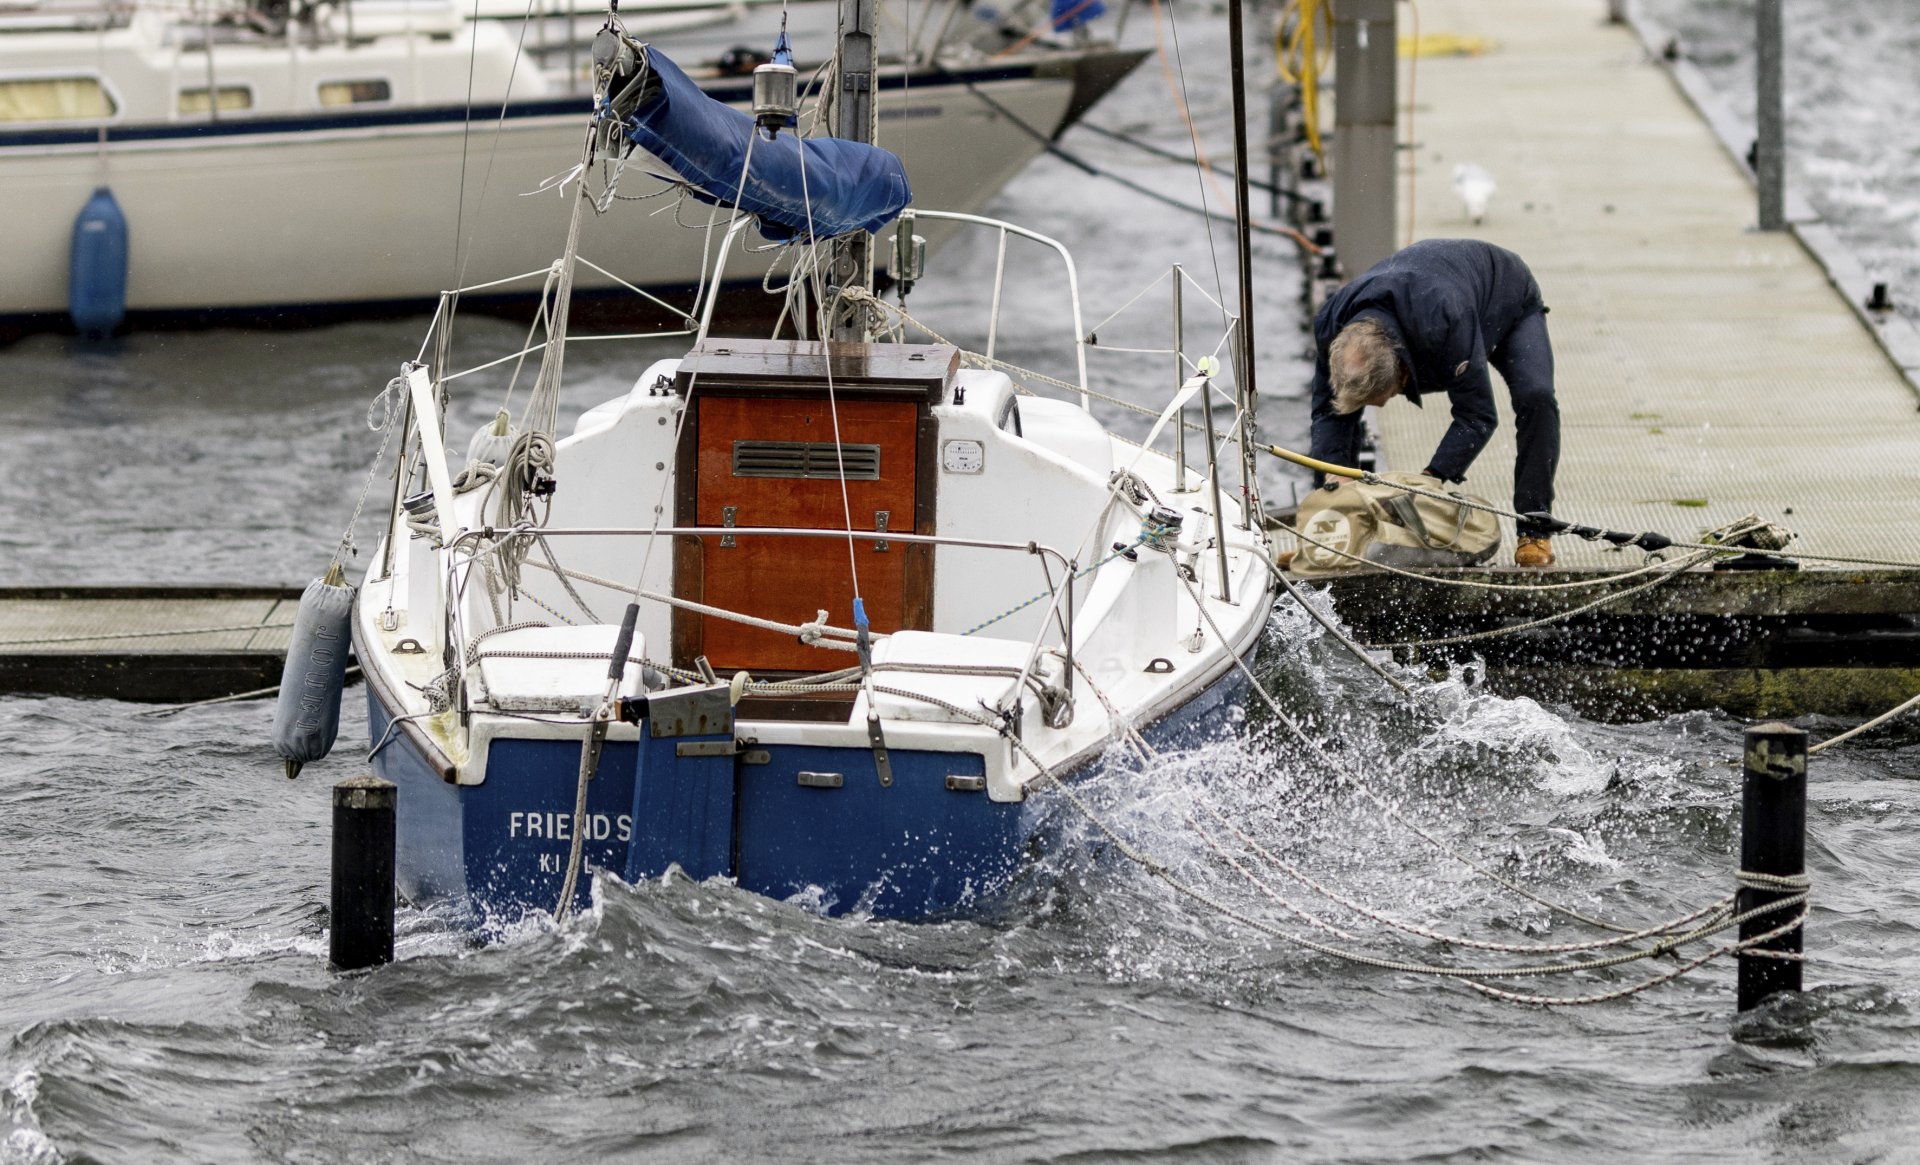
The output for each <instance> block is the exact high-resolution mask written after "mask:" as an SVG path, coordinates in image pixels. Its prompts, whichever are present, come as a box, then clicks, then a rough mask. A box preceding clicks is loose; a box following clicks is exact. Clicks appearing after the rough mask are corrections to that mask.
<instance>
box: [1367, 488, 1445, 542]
mask: <svg viewBox="0 0 1920 1165" xmlns="http://www.w3.org/2000/svg"><path fill="white" fill-rule="evenodd" d="M1382 504H1383V505H1385V506H1386V508H1387V509H1388V510H1389V511H1391V512H1392V514H1393V516H1394V518H1395V519H1397V520H1398V521H1399V523H1400V524H1401V525H1402V526H1405V527H1406V528H1407V529H1409V530H1411V531H1413V533H1414V536H1415V537H1417V538H1419V539H1420V541H1421V542H1422V543H1423V544H1424V545H1425V546H1426V547H1427V548H1428V549H1430V550H1440V549H1444V544H1442V543H1438V542H1435V541H1434V540H1433V535H1432V534H1431V533H1430V532H1429V531H1428V530H1427V523H1426V519H1424V518H1422V517H1421V516H1420V510H1419V507H1417V506H1415V505H1414V503H1413V498H1412V497H1411V496H1410V495H1408V494H1403V493H1396V494H1394V495H1393V496H1392V497H1390V498H1383V499H1382Z"/></svg>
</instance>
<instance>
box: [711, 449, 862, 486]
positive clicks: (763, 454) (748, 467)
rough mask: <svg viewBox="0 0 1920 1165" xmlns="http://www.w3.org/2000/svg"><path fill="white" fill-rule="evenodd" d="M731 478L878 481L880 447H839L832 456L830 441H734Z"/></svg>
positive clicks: (832, 450)
mask: <svg viewBox="0 0 1920 1165" xmlns="http://www.w3.org/2000/svg"><path fill="white" fill-rule="evenodd" d="M733 475H734V476H735V477H798V478H826V479H828V480H842V481H879V480H880V446H878V445H847V444H842V445H841V446H840V451H839V456H838V457H836V456H835V454H834V446H833V443H832V442H831V441H735V442H734V443H733Z"/></svg>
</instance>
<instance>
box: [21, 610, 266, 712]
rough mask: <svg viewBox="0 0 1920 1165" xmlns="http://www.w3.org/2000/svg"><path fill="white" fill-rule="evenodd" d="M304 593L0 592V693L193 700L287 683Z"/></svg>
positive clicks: (121, 698) (144, 699)
mask: <svg viewBox="0 0 1920 1165" xmlns="http://www.w3.org/2000/svg"><path fill="white" fill-rule="evenodd" d="M299 605H300V591H299V589H298V588H291V589H290V588H285V587H137V586H125V587H9V588H0V692H9V693H31V692H40V693H58V694H62V695H69V696H105V697H112V698H114V699H120V700H138V701H150V702H160V703H187V702H190V701H194V700H205V699H212V698H214V697H217V696H227V695H232V694H235V693H238V692H246V691H254V690H257V689H260V688H267V687H272V686H273V685H275V684H278V683H279V682H280V670H281V667H282V666H283V664H284V662H285V660H286V652H287V640H288V637H289V635H290V633H291V628H292V626H293V616H294V612H295V610H296V609H297V608H298V607H299Z"/></svg>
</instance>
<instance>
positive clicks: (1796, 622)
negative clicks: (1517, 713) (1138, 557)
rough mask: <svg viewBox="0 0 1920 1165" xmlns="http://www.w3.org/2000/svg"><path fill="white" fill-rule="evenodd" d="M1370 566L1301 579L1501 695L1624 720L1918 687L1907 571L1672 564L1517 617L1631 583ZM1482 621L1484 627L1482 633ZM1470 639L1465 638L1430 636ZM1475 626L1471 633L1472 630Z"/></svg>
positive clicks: (1854, 698)
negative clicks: (1610, 598) (1649, 582)
mask: <svg viewBox="0 0 1920 1165" xmlns="http://www.w3.org/2000/svg"><path fill="white" fill-rule="evenodd" d="M1429 573H1432V574H1435V575H1439V576H1443V577H1449V578H1454V579H1461V580H1471V581H1479V582H1488V583H1495V584H1503V585H1504V586H1505V588H1506V589H1500V590H1489V589H1482V588H1476V587H1460V586H1446V585H1437V584H1435V583H1431V582H1424V581H1421V580H1419V579H1410V578H1406V577H1404V576H1401V575H1395V574H1391V573H1388V572H1385V571H1378V570H1357V571H1355V572H1354V573H1352V574H1348V575H1340V576H1336V577H1333V578H1328V579H1315V580H1310V583H1311V585H1313V586H1316V587H1321V588H1324V589H1325V590H1326V591H1327V593H1328V594H1329V595H1330V597H1331V598H1332V600H1333V604H1334V608H1335V610H1336V611H1337V612H1338V613H1339V615H1340V617H1341V618H1342V619H1343V620H1345V621H1346V622H1347V624H1348V625H1349V626H1350V627H1351V628H1352V629H1353V630H1354V633H1355V637H1356V638H1357V639H1359V640H1360V641H1361V642H1362V643H1366V644H1371V645H1381V646H1384V645H1394V646H1393V647H1392V650H1393V653H1394V656H1395V658H1397V659H1399V660H1400V661H1402V662H1403V663H1409V664H1414V665H1419V664H1426V665H1429V666H1431V667H1433V668H1435V669H1444V668H1447V667H1451V666H1455V665H1459V664H1462V663H1469V662H1472V663H1474V664H1475V666H1476V667H1477V668H1479V669H1480V670H1482V672H1483V674H1484V675H1485V677H1486V682H1487V683H1488V685H1489V686H1490V687H1491V688H1492V689H1493V690H1495V691H1497V692H1500V693H1502V694H1505V695H1526V696H1532V697H1535V698H1537V699H1541V700H1546V701H1550V702H1558V703H1564V704H1566V705H1568V706H1570V707H1572V708H1574V709H1575V710H1577V711H1578V712H1580V713H1581V714H1582V715H1586V716H1590V717H1594V718H1596V719H1604V720H1637V719H1646V718H1650V717H1654V716H1660V715H1665V714H1668V713H1672V712H1679V711H1686V710H1690V709H1700V708H1718V709H1721V710H1724V711H1726V712H1728V713H1730V714H1733V715H1736V716H1744V717H1792V716H1800V715H1806V714H1813V713H1817V714H1823V715H1830V716H1843V717H1854V718H1858V717H1864V716H1872V715H1876V714H1878V713H1880V712H1883V711H1885V710H1886V709H1888V708H1890V707H1892V706H1894V705H1896V704H1898V703H1900V702H1902V701H1904V700H1906V699H1908V698H1909V697H1911V696H1912V695H1913V694H1914V693H1915V692H1916V691H1920V571H1909V570H1862V571H1855V570H1846V571H1837V570H1802V571H1713V570H1706V569H1694V570H1688V571H1684V572H1682V573H1680V574H1677V575H1674V576H1672V577H1671V578H1669V579H1667V580H1665V581H1663V582H1661V583H1660V584H1659V585H1657V586H1654V587H1651V588H1649V589H1647V590H1643V591H1640V592H1638V593H1635V594H1631V595H1626V596H1624V597H1622V598H1621V599H1619V600H1618V601H1617V602H1613V603H1607V604H1604V605H1602V606H1600V607H1597V608H1595V609H1594V610H1592V611H1588V612H1584V613H1581V614H1578V615H1571V616H1569V617H1567V618H1563V619H1559V620H1557V621H1554V622H1550V623H1545V624H1541V625H1538V626H1531V627H1525V626H1522V625H1524V624H1529V623H1532V622H1534V621H1535V620H1541V619H1547V618H1550V617H1553V616H1556V615H1563V614H1566V613H1567V612H1570V611H1572V610H1574V609H1575V608H1578V607H1580V606H1581V605H1583V604H1586V603H1590V602H1592V601H1593V600H1595V599H1598V598H1602V597H1603V596H1605V595H1607V594H1608V593H1614V592H1618V591H1620V590H1625V589H1627V588H1630V587H1633V586H1635V585H1637V584H1639V583H1642V582H1645V581H1646V578H1645V577H1642V578H1635V579H1627V580H1623V581H1621V582H1616V583H1607V584H1601V585H1597V586H1595V587H1593V588H1592V589H1587V588H1572V589H1559V590H1546V589H1542V588H1539V587H1537V586H1528V585H1526V584H1528V583H1533V584H1540V583H1564V582H1577V581H1580V580H1581V579H1582V578H1583V577H1584V578H1594V577H1604V574H1603V572H1599V571H1591V572H1583V571H1566V570H1562V571H1548V572H1528V571H1519V570H1514V569H1511V568H1494V569H1486V568H1480V569H1469V570H1455V571H1433V572H1429ZM1489 633H1493V634H1489ZM1462 636H1470V637H1476V638H1471V639H1469V640H1468V641H1466V642H1456V643H1445V644H1434V643H1433V642H1432V641H1434V640H1441V639H1454V638H1457V637H1462ZM1481 636H1484V638H1478V637H1481Z"/></svg>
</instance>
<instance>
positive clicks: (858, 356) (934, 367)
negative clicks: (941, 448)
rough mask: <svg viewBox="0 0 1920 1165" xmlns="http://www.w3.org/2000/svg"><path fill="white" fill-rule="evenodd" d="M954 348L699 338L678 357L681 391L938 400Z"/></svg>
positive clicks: (956, 355) (953, 367)
mask: <svg viewBox="0 0 1920 1165" xmlns="http://www.w3.org/2000/svg"><path fill="white" fill-rule="evenodd" d="M959 370H960V351H959V349H957V348H955V347H953V346H952V345H951V344H855V343H848V342H841V341H837V340H751V339H712V338H709V339H706V340H703V341H701V342H700V344H699V345H697V346H696V347H695V348H694V349H693V351H691V352H689V353H688V354H687V356H686V358H685V359H683V360H681V361H680V369H679V372H678V374H677V375H676V380H677V384H676V387H677V388H678V389H679V391H680V393H681V395H683V396H684V395H686V394H687V392H688V391H689V389H690V388H692V387H694V386H695V385H696V383H697V386H698V388H699V390H700V392H702V393H704V394H717V395H727V396H751V395H759V394H762V393H771V394H777V395H781V396H811V395H815V394H818V395H821V396H824V395H826V392H827V387H828V384H829V376H831V384H832V387H833V391H834V393H835V394H836V395H840V394H844V395H845V396H847V397H848V398H849V399H866V400H910V401H915V402H924V403H926V404H930V405H931V404H939V403H941V402H942V401H944V400H946V399H947V397H948V390H949V389H950V388H951V387H952V385H953V378H954V374H955V373H957V372H959Z"/></svg>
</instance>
